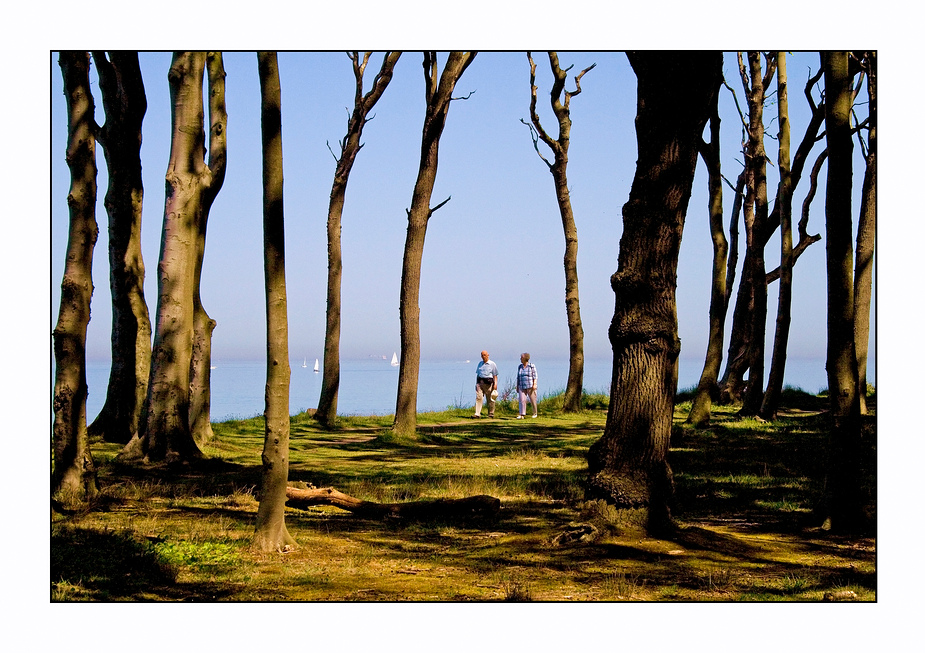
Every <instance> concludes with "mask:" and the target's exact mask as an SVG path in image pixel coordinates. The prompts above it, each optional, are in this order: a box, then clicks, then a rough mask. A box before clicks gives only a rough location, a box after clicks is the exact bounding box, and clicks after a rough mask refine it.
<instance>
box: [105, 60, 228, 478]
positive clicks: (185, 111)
mask: <svg viewBox="0 0 925 653" xmlns="http://www.w3.org/2000/svg"><path fill="white" fill-rule="evenodd" d="M208 58H209V59H210V65H209V88H210V95H211V96H213V97H211V98H210V101H209V113H210V123H211V129H210V138H209V163H208V165H207V164H206V162H205V150H206V147H205V134H204V131H203V104H202V101H203V98H202V83H203V77H204V70H205V65H206V59H207V53H205V52H176V53H174V55H173V60H172V62H171V66H170V71H169V72H168V75H167V78H168V81H169V84H170V101H171V107H172V113H171V127H172V134H171V145H170V161H169V163H168V166H167V174H166V182H167V196H166V201H165V205H164V226H163V231H162V235H161V252H160V257H159V259H160V260H159V263H158V283H157V288H158V300H157V312H156V319H155V327H154V346H153V351H152V355H151V374H150V376H149V380H148V395H147V398H146V400H145V419H144V420H143V422H142V425H141V429H142V430H140V432H139V434H138V435H137V436H136V437H134V438H133V439H132V440H131V441H130V442H129V443H128V444H127V445H126V446H125V448H124V449H123V451H122V453H121V454H120V456H121V457H122V459H124V460H134V459H141V458H145V459H148V460H152V461H161V460H164V461H168V462H169V461H174V460H187V459H189V458H193V457H198V456H199V455H201V452H200V450H199V447H198V446H197V444H196V441H195V440H194V438H193V434H192V430H191V428H190V394H191V385H192V382H191V381H192V380H191V378H190V371H191V369H192V363H193V342H194V341H193V338H194V330H195V327H196V323H197V322H196V320H197V315H198V316H200V318H201V315H202V314H201V313H198V314H197V312H196V311H195V310H194V309H195V303H194V298H195V296H196V288H197V286H198V277H197V268H198V267H199V265H201V260H200V259H201V256H200V254H199V252H200V251H201V246H202V241H201V237H202V236H201V229H202V226H203V222H202V221H203V211H206V212H207V211H208V207H209V206H211V203H212V200H213V199H214V197H215V194H216V193H217V192H218V188H220V187H221V182H222V180H223V178H224V167H225V166H224V163H225V148H224V132H225V125H224V122H223V121H222V120H221V119H219V117H218V116H217V115H216V113H215V112H216V111H217V110H218V107H219V106H220V105H221V106H223V104H224V100H222V101H221V103H219V100H218V98H216V97H214V96H215V94H216V93H217V92H218V91H219V89H220V88H223V86H224V85H223V84H219V80H218V79H217V78H215V77H213V75H215V74H218V73H219V71H220V70H221V63H220V58H219V59H216V54H215V53H213V54H210V55H209V57H208ZM221 75H222V76H223V75H224V73H221Z"/></svg>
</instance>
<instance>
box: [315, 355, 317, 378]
mask: <svg viewBox="0 0 925 653" xmlns="http://www.w3.org/2000/svg"><path fill="white" fill-rule="evenodd" d="M317 373H318V359H317V358H316V359H315V374H317Z"/></svg>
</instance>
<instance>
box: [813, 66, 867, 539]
mask: <svg viewBox="0 0 925 653" xmlns="http://www.w3.org/2000/svg"><path fill="white" fill-rule="evenodd" d="M821 60H822V68H823V71H824V77H825V93H826V112H825V133H826V144H827V146H828V150H829V163H828V173H827V175H826V197H825V239H826V276H827V280H828V290H827V298H826V299H827V301H826V305H827V308H826V319H827V336H828V337H827V344H826V372H827V374H828V381H829V410H830V414H831V418H832V427H831V430H830V437H829V466H828V476H827V479H826V500H827V505H826V508H827V512H828V516H827V522H828V525H829V526H830V528H831V529H832V530H833V531H836V532H842V533H844V532H851V531H854V530H856V529H857V528H858V527H859V526H860V524H861V517H862V514H861V499H860V488H859V484H858V479H859V478H860V435H861V433H860V412H861V407H860V396H859V395H860V393H859V388H858V360H857V355H856V350H855V332H854V321H855V315H854V279H853V276H854V275H853V267H852V266H853V260H852V258H853V257H852V233H851V232H852V224H851V222H852V215H851V185H852V161H851V158H852V152H853V146H852V135H851V124H850V119H851V105H852V97H853V96H852V89H851V77H852V75H851V73H850V72H849V56H848V53H847V52H829V51H825V52H822V53H821Z"/></svg>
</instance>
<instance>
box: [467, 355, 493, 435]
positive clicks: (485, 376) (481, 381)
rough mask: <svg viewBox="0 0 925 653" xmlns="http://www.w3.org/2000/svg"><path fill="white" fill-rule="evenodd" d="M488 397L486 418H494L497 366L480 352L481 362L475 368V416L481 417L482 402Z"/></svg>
mask: <svg viewBox="0 0 925 653" xmlns="http://www.w3.org/2000/svg"><path fill="white" fill-rule="evenodd" d="M486 395H487V396H488V416H489V417H494V416H495V399H497V398H498V366H497V365H495V364H494V362H493V361H491V360H489V358H488V352H487V351H483V352H482V362H481V363H479V364H478V366H477V367H476V368H475V415H473V416H472V417H473V418H476V419H477V418H479V417H481V416H482V401H483V400H484V398H485V396H486Z"/></svg>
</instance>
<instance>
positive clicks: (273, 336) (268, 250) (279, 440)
mask: <svg viewBox="0 0 925 653" xmlns="http://www.w3.org/2000/svg"><path fill="white" fill-rule="evenodd" d="M257 67H258V70H259V74H260V104H261V111H260V125H261V135H262V143H263V269H264V282H265V285H266V312H267V385H266V408H265V411H264V418H265V419H264V439H263V455H262V456H261V459H262V461H263V475H262V477H261V482H260V505H259V507H258V509H257V526H256V529H255V531H254V547H255V548H256V549H258V550H260V551H264V552H269V551H278V550H284V549H286V548H289V547H291V546H293V545H294V544H295V540H293V539H292V536H290V535H289V531H288V530H287V529H286V522H285V517H284V513H285V507H286V483H287V481H288V478H289V377H290V369H289V326H288V324H289V321H288V312H287V303H286V238H285V229H284V220H283V141H282V96H281V93H280V84H279V67H278V65H277V57H276V53H275V52H258V53H257Z"/></svg>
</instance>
